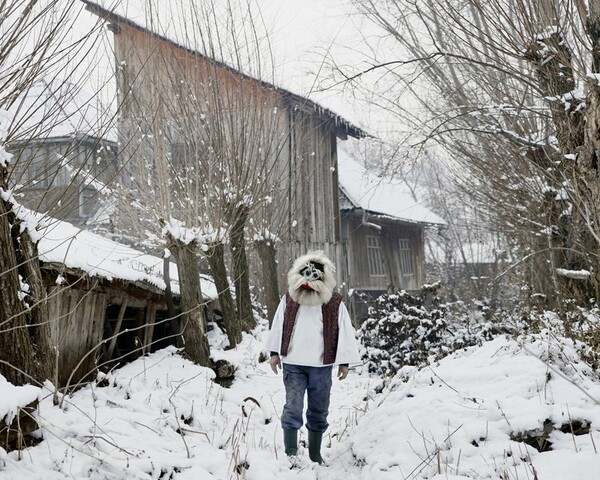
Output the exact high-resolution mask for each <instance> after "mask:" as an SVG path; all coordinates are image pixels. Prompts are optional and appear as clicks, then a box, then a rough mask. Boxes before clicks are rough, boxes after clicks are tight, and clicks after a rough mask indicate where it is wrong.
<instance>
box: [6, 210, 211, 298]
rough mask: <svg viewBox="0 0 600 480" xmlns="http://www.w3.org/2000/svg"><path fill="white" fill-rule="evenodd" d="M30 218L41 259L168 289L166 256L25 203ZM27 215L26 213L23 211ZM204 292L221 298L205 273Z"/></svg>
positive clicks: (174, 286)
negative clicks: (100, 233) (36, 211)
mask: <svg viewBox="0 0 600 480" xmlns="http://www.w3.org/2000/svg"><path fill="white" fill-rule="evenodd" d="M18 208H19V209H23V212H24V215H25V216H26V218H28V219H29V222H28V223H29V224H30V225H29V229H30V231H31V229H32V227H33V226H35V227H33V228H35V231H36V232H37V238H35V239H36V240H39V243H38V251H39V255H40V260H41V261H42V262H43V263H46V264H54V265H56V264H59V265H64V266H65V267H67V268H69V269H71V270H75V271H78V272H81V273H83V274H86V275H88V276H90V277H101V278H104V279H106V280H109V281H113V280H125V281H128V282H132V283H137V284H146V285H149V286H151V287H154V288H156V289H159V290H162V291H164V290H165V288H166V283H165V281H164V278H163V259H162V258H159V257H156V256H154V255H148V254H146V253H143V252H141V251H139V250H136V249H134V248H132V247H129V246H127V245H124V244H122V243H118V242H115V241H114V240H110V239H108V238H104V237H101V236H100V235H97V234H95V233H93V232H90V231H87V230H81V229H79V228H77V227H75V226H74V225H72V224H70V223H68V222H64V221H61V220H57V219H55V218H50V217H47V216H43V215H41V214H38V213H34V212H31V211H29V210H27V209H24V207H18ZM19 216H20V217H23V214H20V215H19ZM169 270H170V272H169V273H170V277H171V290H172V292H173V293H174V294H175V295H178V294H179V280H178V275H177V266H176V265H175V264H173V263H171V265H170V268H169ZM201 285H202V294H203V296H204V297H205V298H211V299H214V298H217V291H216V288H215V285H214V283H213V281H212V279H211V278H210V277H208V276H205V275H202V278H201Z"/></svg>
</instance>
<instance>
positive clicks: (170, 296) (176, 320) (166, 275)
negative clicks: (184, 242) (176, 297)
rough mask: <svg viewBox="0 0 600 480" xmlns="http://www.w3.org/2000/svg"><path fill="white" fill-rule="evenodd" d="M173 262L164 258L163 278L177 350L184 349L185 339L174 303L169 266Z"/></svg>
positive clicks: (166, 257)
mask: <svg viewBox="0 0 600 480" xmlns="http://www.w3.org/2000/svg"><path fill="white" fill-rule="evenodd" d="M170 264H171V262H170V260H169V257H168V256H167V255H165V256H164V257H163V278H164V279H165V300H166V302H167V311H168V312H169V317H170V318H171V330H172V332H173V336H174V337H175V346H176V347H177V348H182V347H183V337H182V336H181V326H180V324H179V318H178V317H177V311H176V310H175V302H174V301H173V292H172V290H171V274H170V272H169V266H170Z"/></svg>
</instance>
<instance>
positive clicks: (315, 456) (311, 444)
mask: <svg viewBox="0 0 600 480" xmlns="http://www.w3.org/2000/svg"><path fill="white" fill-rule="evenodd" d="M322 440H323V432H313V431H312V430H309V431H308V456H309V457H310V459H311V460H312V461H313V462H317V463H318V464H319V465H321V464H322V463H323V457H321V441H322Z"/></svg>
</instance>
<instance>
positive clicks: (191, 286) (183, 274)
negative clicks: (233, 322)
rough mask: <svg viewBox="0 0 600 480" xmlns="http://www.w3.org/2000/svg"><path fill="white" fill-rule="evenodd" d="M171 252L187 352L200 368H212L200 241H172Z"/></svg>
mask: <svg viewBox="0 0 600 480" xmlns="http://www.w3.org/2000/svg"><path fill="white" fill-rule="evenodd" d="M170 250H171V251H172V252H173V256H174V257H175V259H176V261H177V271H178V273H179V289H180V296H181V302H180V307H181V322H180V324H181V332H182V335H183V340H184V343H185V347H184V348H185V352H186V353H187V355H188V356H189V357H190V359H191V360H192V361H193V362H194V363H197V364H199V365H202V366H205V367H210V363H211V362H210V348H209V346H208V339H207V338H206V328H205V322H204V299H203V298H202V289H201V285H200V267H199V265H198V259H197V257H196V251H197V245H196V242H192V243H190V244H185V243H183V242H182V241H180V240H175V239H171V245H170Z"/></svg>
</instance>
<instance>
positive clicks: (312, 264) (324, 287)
mask: <svg viewBox="0 0 600 480" xmlns="http://www.w3.org/2000/svg"><path fill="white" fill-rule="evenodd" d="M321 267H322V270H321ZM305 270H306V274H303V272H305ZM335 283H336V282H335V267H334V265H333V263H331V260H329V259H328V258H327V257H326V256H325V253H324V252H322V251H317V252H309V253H307V254H306V255H302V256H301V257H299V258H297V259H296V261H295V262H294V265H293V266H292V268H291V269H290V271H289V272H288V291H289V294H290V297H292V300H294V301H295V302H297V303H299V304H300V305H313V306H314V305H323V304H325V303H327V302H329V300H331V296H332V295H333V289H334V288H335Z"/></svg>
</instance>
